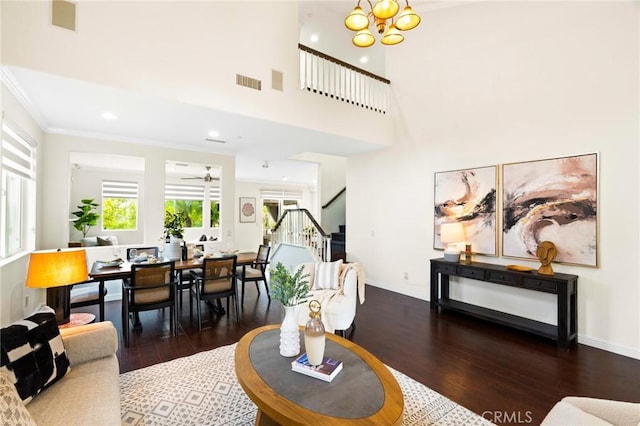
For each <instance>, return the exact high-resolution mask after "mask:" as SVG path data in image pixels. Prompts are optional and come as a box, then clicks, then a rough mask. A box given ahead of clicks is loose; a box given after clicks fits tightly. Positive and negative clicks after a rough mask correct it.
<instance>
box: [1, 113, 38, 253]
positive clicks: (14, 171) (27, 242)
mask: <svg viewBox="0 0 640 426" xmlns="http://www.w3.org/2000/svg"><path fill="white" fill-rule="evenodd" d="M1 152H2V167H1V170H2V200H1V201H0V213H1V214H0V218H2V219H1V220H0V235H1V237H2V245H1V246H0V257H3V258H4V257H9V256H12V255H14V254H16V253H19V252H21V251H25V250H28V249H30V248H33V247H34V245H35V232H34V231H35V227H34V226H35V190H36V187H35V186H36V183H35V154H36V150H35V147H34V145H32V144H30V143H29V142H27V140H26V139H25V138H24V137H22V136H20V135H19V134H18V132H17V131H16V130H14V129H12V128H11V127H9V125H8V124H7V123H3V124H2V150H1Z"/></svg>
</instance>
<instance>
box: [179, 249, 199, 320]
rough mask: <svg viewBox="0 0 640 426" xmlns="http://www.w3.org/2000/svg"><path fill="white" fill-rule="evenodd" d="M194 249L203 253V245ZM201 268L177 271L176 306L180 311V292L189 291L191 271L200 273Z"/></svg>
mask: <svg viewBox="0 0 640 426" xmlns="http://www.w3.org/2000/svg"><path fill="white" fill-rule="evenodd" d="M194 248H196V249H198V250H200V252H201V253H204V244H196V245H195V246H194ZM201 270H202V268H196V269H186V270H180V271H177V281H178V297H179V299H180V300H179V303H178V306H179V308H180V309H182V292H183V290H189V288H190V287H191V271H196V272H197V271H201Z"/></svg>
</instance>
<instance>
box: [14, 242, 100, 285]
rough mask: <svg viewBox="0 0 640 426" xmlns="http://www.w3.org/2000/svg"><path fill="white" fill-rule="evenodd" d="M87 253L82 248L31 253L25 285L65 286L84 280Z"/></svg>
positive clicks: (86, 274)
mask: <svg viewBox="0 0 640 426" xmlns="http://www.w3.org/2000/svg"><path fill="white" fill-rule="evenodd" d="M87 277H88V273H87V255H86V252H85V251H84V250H67V251H61V250H58V251H40V252H33V253H31V257H30V258H29V269H28V272H27V282H26V283H25V285H26V286H27V287H32V288H49V287H59V286H66V285H70V284H76V283H80V282H83V281H86V280H87Z"/></svg>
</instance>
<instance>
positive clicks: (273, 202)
mask: <svg viewBox="0 0 640 426" xmlns="http://www.w3.org/2000/svg"><path fill="white" fill-rule="evenodd" d="M260 197H261V198H262V218H263V223H262V225H263V228H264V229H272V228H273V227H274V226H275V224H276V222H277V221H278V219H280V216H281V215H282V213H283V212H284V211H285V210H288V209H297V208H299V203H300V202H301V201H302V192H301V191H283V190H270V189H263V190H261V191H260Z"/></svg>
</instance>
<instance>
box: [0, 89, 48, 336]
mask: <svg viewBox="0 0 640 426" xmlns="http://www.w3.org/2000/svg"><path fill="white" fill-rule="evenodd" d="M0 86H1V89H2V92H1V93H2V96H0V106H1V107H2V120H7V121H8V122H10V123H11V125H12V126H14V127H18V128H20V130H21V131H22V132H24V133H22V134H24V135H27V136H28V137H29V138H30V139H31V140H33V141H35V142H36V143H37V144H38V145H40V143H41V141H42V140H43V135H42V132H41V131H40V129H39V128H38V126H37V125H36V123H35V122H34V121H33V119H32V118H31V117H30V116H29V114H27V112H26V111H25V110H24V108H22V106H21V105H20V103H19V102H18V101H17V99H16V98H15V97H14V96H13V95H12V94H11V93H10V92H9V91H8V90H7V89H6V87H5V86H4V84H1V85H0ZM39 160H40V157H38V161H36V167H37V170H38V171H39V170H40V169H41V168H42V164H41V161H39ZM0 167H1V166H0ZM36 203H37V205H39V203H40V200H39V199H36ZM31 231H32V232H35V230H31ZM33 240H34V241H30V242H29V243H28V244H27V247H25V248H26V249H27V250H32V249H33V245H34V244H35V238H33ZM28 265H29V256H28V254H27V253H22V254H19V255H17V256H14V257H11V258H8V259H5V260H0V294H2V297H1V298H0V325H3V326H4V325H6V324H10V323H11V322H13V321H15V320H18V319H20V318H23V317H24V315H25V314H28V313H30V312H32V311H33V310H34V308H35V307H36V306H37V305H38V303H41V302H44V300H45V291H44V290H41V289H30V288H26V287H25V286H24V282H25V277H26V274H27V267H28ZM27 296H28V302H25V300H26V297H27Z"/></svg>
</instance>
